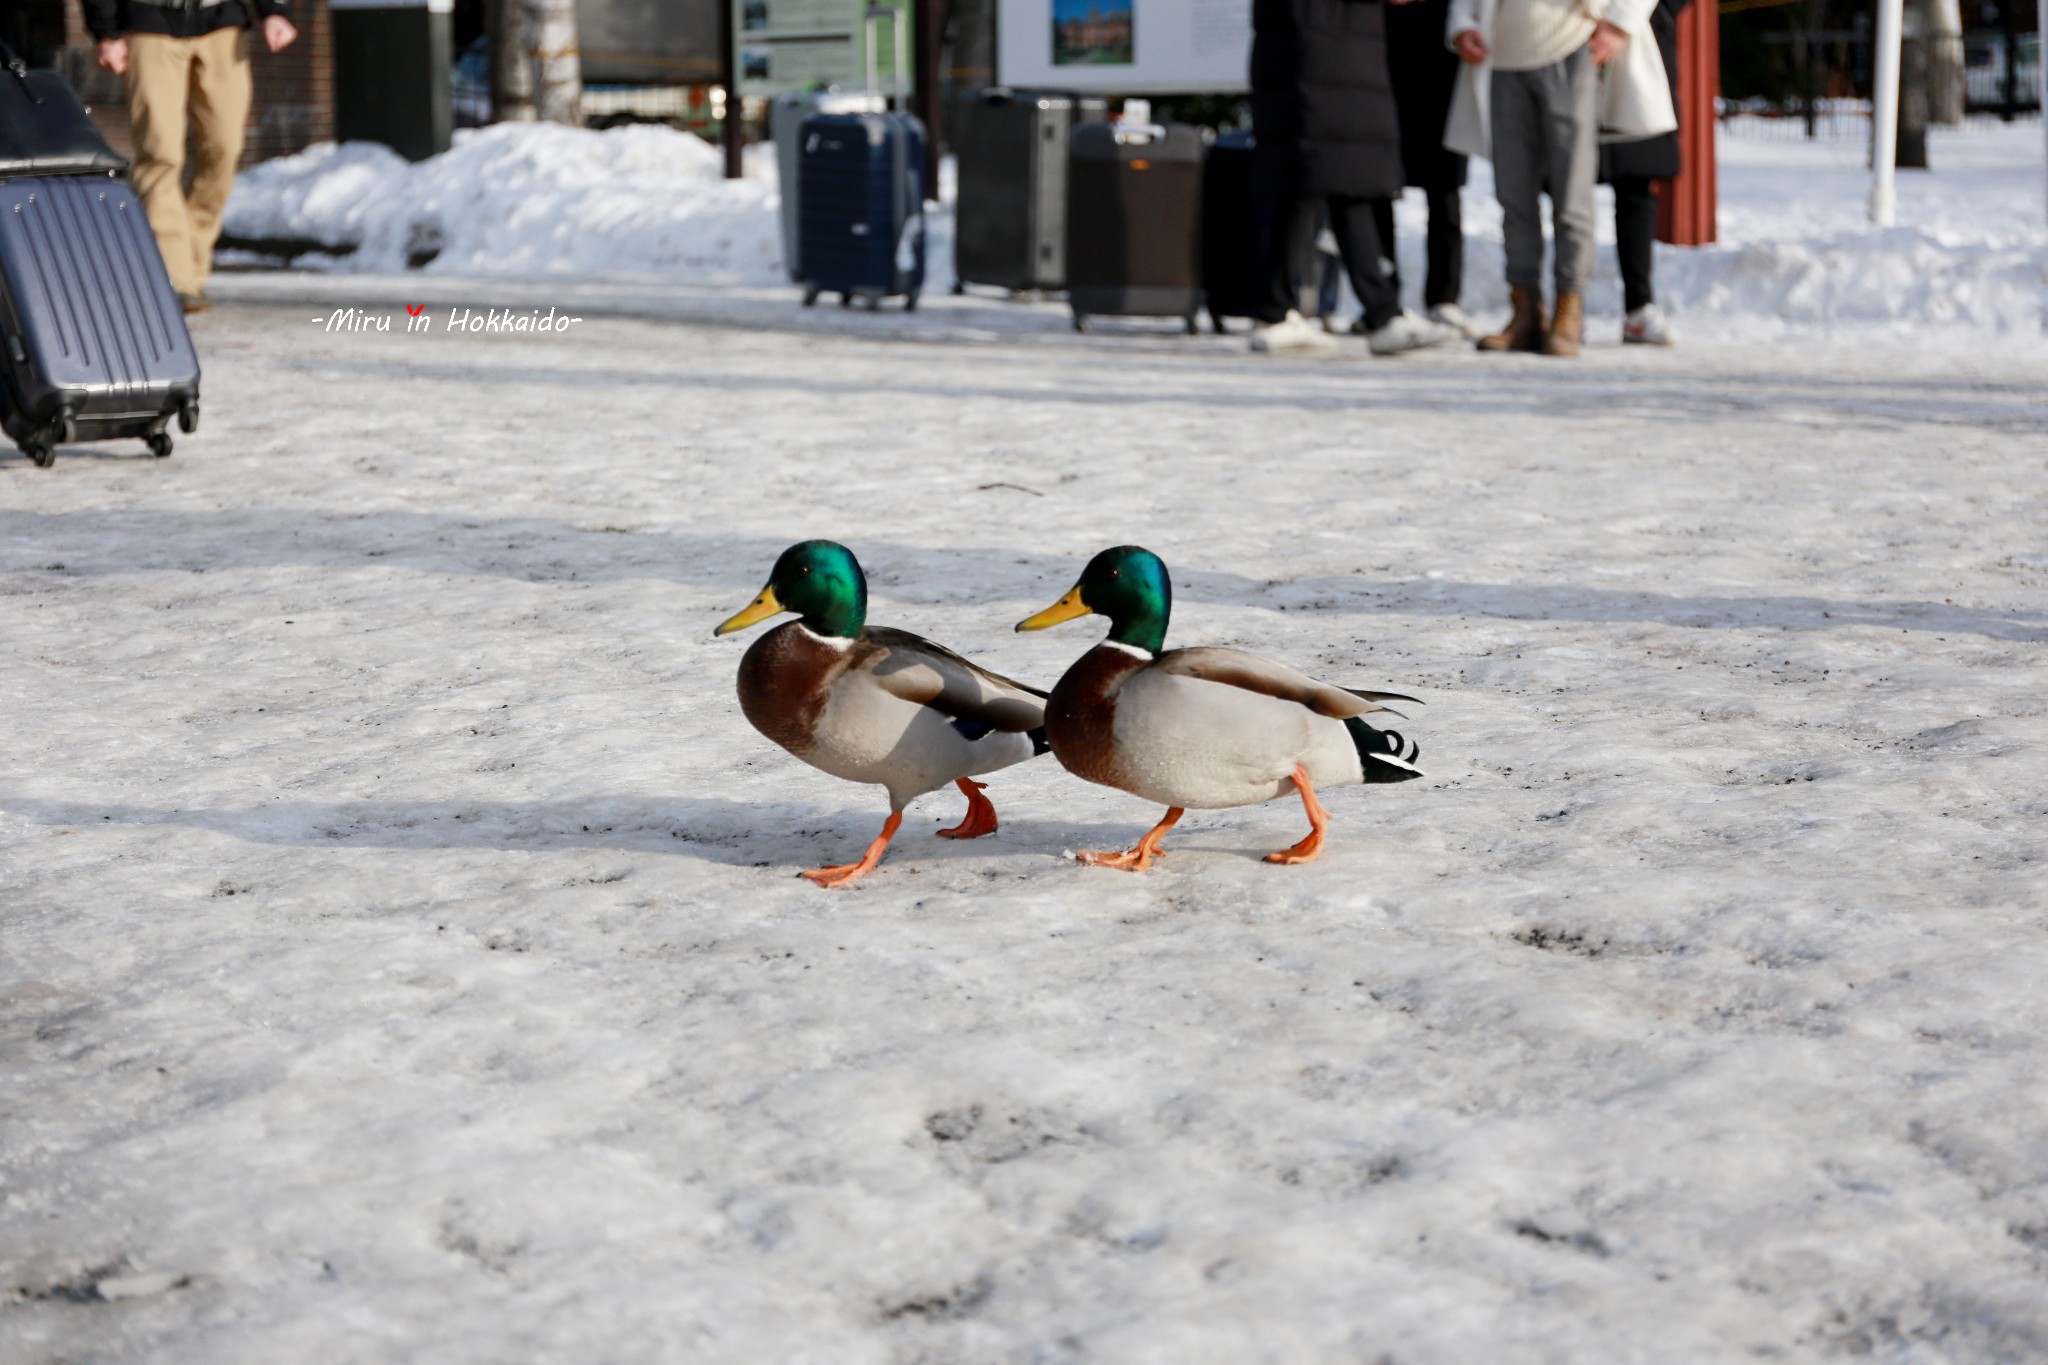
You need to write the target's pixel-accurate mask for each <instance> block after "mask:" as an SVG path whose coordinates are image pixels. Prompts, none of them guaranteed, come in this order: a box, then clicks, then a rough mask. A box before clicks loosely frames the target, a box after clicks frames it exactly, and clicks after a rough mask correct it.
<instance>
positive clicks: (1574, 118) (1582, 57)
mask: <svg viewBox="0 0 2048 1365" xmlns="http://www.w3.org/2000/svg"><path fill="white" fill-rule="evenodd" d="M1492 97H1493V98H1492V104H1493V185H1494V192H1495V193H1496V194H1497V195H1498V196H1499V198H1500V207H1501V213H1502V215H1503V221H1502V224H1501V231H1502V236H1503V237H1505V239H1506V246H1507V256H1508V283H1509V284H1511V285H1514V286H1517V287H1519V288H1522V289H1538V290H1540V289H1541V288H1542V285H1543V204H1542V195H1543V192H1544V191H1545V190H1546V189H1547V190H1549V191H1550V226H1551V231H1552V232H1554V233H1555V234H1556V236H1557V262H1556V267H1555V273H1556V276H1557V292H1558V293H1560V294H1583V293H1585V292H1586V286H1587V285H1589V284H1591V283H1592V282H1593V181H1594V179H1595V178H1596V177H1597V176H1598V174H1599V170H1600V69H1599V68H1598V67H1596V66H1594V65H1593V54H1592V53H1591V52H1589V51H1587V49H1585V48H1583V47H1582V48H1580V49H1579V50H1578V51H1577V52H1574V53H1573V54H1572V55H1571V56H1569V57H1567V58H1565V59H1564V60H1563V61H1561V62H1558V63H1556V64H1555V65H1553V66H1543V67H1538V68H1537V69H1536V70H1534V71H1495V72H1494V73H1493V89H1492Z"/></svg>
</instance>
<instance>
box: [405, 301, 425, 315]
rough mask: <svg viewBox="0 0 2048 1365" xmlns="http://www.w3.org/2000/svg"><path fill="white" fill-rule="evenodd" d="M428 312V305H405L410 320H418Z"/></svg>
mask: <svg viewBox="0 0 2048 1365" xmlns="http://www.w3.org/2000/svg"><path fill="white" fill-rule="evenodd" d="M426 310H427V305H425V304H424V303H408V304H407V305H405V315H406V316H407V317H409V318H416V317H418V316H419V315H420V314H421V313H424V312H425V311H426Z"/></svg>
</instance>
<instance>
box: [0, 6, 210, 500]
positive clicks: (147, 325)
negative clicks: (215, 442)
mask: <svg viewBox="0 0 2048 1365" xmlns="http://www.w3.org/2000/svg"><path fill="white" fill-rule="evenodd" d="M0 59H4V61H5V69H0V427H4V429H5V430H6V432H7V435H8V436H9V437H10V438H12V439H13V440H14V442H15V443H16V444H17V445H18V446H20V447H21V450H22V453H23V454H25V455H27V456H28V457H29V459H30V460H32V461H34V462H35V463H36V464H38V465H41V466H44V467H48V466H49V465H50V464H51V463H52V462H53V461H54V460H55V458H56V448H57V447H58V446H60V445H69V444H71V443H73V442H77V441H106V440H114V439H117V438H123V437H140V438H142V439H143V440H145V441H147V442H148V444H149V448H150V450H151V451H152V452H153V453H154V454H156V455H159V456H163V455H168V454H170V453H171V436H170V431H169V427H170V424H171V422H172V421H173V420H175V421H176V422H177V423H178V425H179V427H180V428H181V429H183V430H185V431H192V430H194V429H196V428H197V427H198V425H199V358H198V356H197V355H196V354H195V353H194V351H193V349H192V338H191V335H190V334H189V333H188V332H187V331H186V330H185V317H184V313H183V311H182V310H181V309H180V308H179V306H178V298H177V295H176V294H174V293H172V292H171V282H170V279H169V277H168V276H166V275H165V273H164V264H163V258H162V257H161V256H160V255H158V254H157V246H156V238H155V237H154V236H153V235H152V234H151V233H150V230H149V220H148V218H147V217H146V216H145V215H144V213H143V208H142V201H141V200H140V199H138V198H137V197H136V196H135V192H134V190H133V189H132V188H130V186H129V184H128V182H127V180H126V179H125V178H124V177H123V174H122V173H123V172H124V171H125V170H126V165H125V163H123V162H122V161H121V159H120V158H119V157H117V156H116V155H115V154H114V153H113V151H112V150H111V149H109V148H108V147H107V145H106V144H105V142H103V141H101V140H100V138H99V135H98V134H97V133H96V132H95V131H94V130H93V128H92V123H91V120H90V118H89V117H88V116H87V114H86V112H85V108H84V106H82V105H81V104H79V102H78V100H77V97H76V96H75V95H73V94H72V92H71V88H70V87H69V86H68V85H66V84H65V83H64V81H63V79H62V78H61V77H59V76H58V75H57V74H56V73H55V72H43V71H35V72H31V71H28V70H27V69H26V68H25V67H24V66H23V65H22V63H21V62H20V60H19V59H17V58H16V57H15V56H14V54H13V53H12V52H11V51H7V50H6V49H5V48H4V47H0Z"/></svg>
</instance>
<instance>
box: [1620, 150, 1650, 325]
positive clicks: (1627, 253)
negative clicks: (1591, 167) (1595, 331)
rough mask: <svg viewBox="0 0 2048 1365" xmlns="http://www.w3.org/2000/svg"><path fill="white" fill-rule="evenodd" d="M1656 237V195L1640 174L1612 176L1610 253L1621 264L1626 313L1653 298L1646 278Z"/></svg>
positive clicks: (1648, 275)
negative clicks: (1612, 197)
mask: <svg viewBox="0 0 2048 1365" xmlns="http://www.w3.org/2000/svg"><path fill="white" fill-rule="evenodd" d="M1656 240H1657V195H1656V192H1655V191H1654V190H1653V189H1652V188H1651V182H1650V180H1649V179H1648V178H1647V177H1645V176H1640V175H1618V176H1616V177H1615V178H1614V254H1615V257H1616V258H1617V259H1618V260H1619V261H1620V263H1621V293H1622V306H1623V308H1625V309H1626V310H1627V311H1628V312H1631V313H1633V312H1635V311H1636V310H1637V309H1638V308H1643V307H1647V306H1648V305H1650V304H1652V303H1655V302H1656V301H1657V292H1656V290H1655V288H1654V287H1653V286H1652V284H1651V281H1650V270H1651V265H1652V262H1653V261H1654V259H1655V255H1654V253H1655V248H1654V243H1655V242H1656Z"/></svg>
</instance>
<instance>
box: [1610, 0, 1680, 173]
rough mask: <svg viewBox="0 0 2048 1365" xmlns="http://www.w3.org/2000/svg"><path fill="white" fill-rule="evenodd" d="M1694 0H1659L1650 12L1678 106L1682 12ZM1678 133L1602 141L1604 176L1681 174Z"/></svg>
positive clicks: (1673, 97)
mask: <svg viewBox="0 0 2048 1365" xmlns="http://www.w3.org/2000/svg"><path fill="white" fill-rule="evenodd" d="M1691 3H1692V0H1657V8H1656V9H1654V10H1652V11H1650V32H1651V33H1653V34H1655V35H1656V38H1657V51H1658V52H1660V53H1662V54H1663V56H1664V74H1665V76H1666V77H1668V78H1669V79H1670V81H1671V104H1672V107H1674V108H1676V107H1677V105H1678V14H1679V11H1680V10H1683V9H1684V8H1685V7H1686V6H1687V5H1689V4H1691ZM1679 164H1680V163H1679V156H1678V134H1676V133H1659V134H1658V135H1657V136H1656V137H1646V138H1639V139H1637V140H1636V141H1634V142H1603V143H1601V144H1600V179H1601V181H1602V182H1603V183H1604V182H1608V181H1612V180H1614V179H1615V178H1616V177H1618V176H1625V175H1627V176H1642V177H1644V178H1646V179H1650V180H1669V179H1670V178H1671V177H1672V176H1674V175H1677V174H1678V170H1679Z"/></svg>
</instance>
